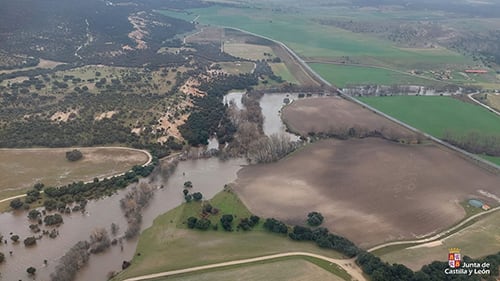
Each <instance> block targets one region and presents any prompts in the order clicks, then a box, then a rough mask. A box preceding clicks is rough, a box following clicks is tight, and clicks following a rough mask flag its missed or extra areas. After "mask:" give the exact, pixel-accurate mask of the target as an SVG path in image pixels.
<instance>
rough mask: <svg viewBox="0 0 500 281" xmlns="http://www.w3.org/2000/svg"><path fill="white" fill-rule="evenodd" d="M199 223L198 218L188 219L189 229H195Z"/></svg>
mask: <svg viewBox="0 0 500 281" xmlns="http://www.w3.org/2000/svg"><path fill="white" fill-rule="evenodd" d="M197 221H198V219H197V218H195V217H189V218H188V219H187V226H188V227H189V228H195V227H196V222H197Z"/></svg>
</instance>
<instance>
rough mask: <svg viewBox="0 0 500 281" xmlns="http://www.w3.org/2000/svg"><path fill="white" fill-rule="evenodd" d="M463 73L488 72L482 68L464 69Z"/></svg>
mask: <svg viewBox="0 0 500 281" xmlns="http://www.w3.org/2000/svg"><path fill="white" fill-rule="evenodd" d="M465 73H475V74H485V73H488V70H484V69H466V70H465Z"/></svg>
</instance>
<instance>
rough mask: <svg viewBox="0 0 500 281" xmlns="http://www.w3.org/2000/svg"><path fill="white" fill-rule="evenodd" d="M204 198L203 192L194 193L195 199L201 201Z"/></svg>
mask: <svg viewBox="0 0 500 281" xmlns="http://www.w3.org/2000/svg"><path fill="white" fill-rule="evenodd" d="M202 198H203V194H201V192H195V193H193V199H194V201H200V200H201V199H202Z"/></svg>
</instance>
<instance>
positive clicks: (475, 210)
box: [460, 200, 484, 218]
mask: <svg viewBox="0 0 500 281" xmlns="http://www.w3.org/2000/svg"><path fill="white" fill-rule="evenodd" d="M468 201H469V200H466V201H463V202H460V205H461V206H462V207H463V208H464V210H465V218H468V217H471V216H473V215H476V214H479V213H482V212H484V210H483V209H481V208H476V207H474V206H471V205H470V204H469V202H468Z"/></svg>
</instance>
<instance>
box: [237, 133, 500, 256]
mask: <svg viewBox="0 0 500 281" xmlns="http://www.w3.org/2000/svg"><path fill="white" fill-rule="evenodd" d="M238 176H239V178H238V182H237V183H238V186H237V187H236V188H235V190H236V192H237V193H238V194H239V195H240V197H241V198H242V201H243V202H244V203H245V204H246V205H247V206H248V207H249V209H250V210H251V211H252V212H253V213H255V214H257V215H259V216H263V217H276V218H279V219H283V220H285V221H287V222H289V223H304V218H303V214H304V213H307V212H309V211H311V210H316V211H320V212H321V213H322V214H323V215H324V216H325V223H324V225H325V226H326V227H328V228H329V229H330V230H331V231H333V232H335V233H339V234H340V235H343V236H345V237H347V238H349V239H351V240H353V241H354V242H355V243H357V244H358V245H360V246H361V247H368V246H372V245H375V244H379V243H382V242H384V241H389V240H396V239H409V238H415V237H420V236H424V235H427V234H430V233H434V232H436V231H439V230H441V229H444V228H447V227H449V226H450V225H452V224H454V223H456V222H457V221H459V220H460V219H462V217H463V216H464V210H463V209H462V207H461V205H460V204H459V203H458V202H462V201H463V200H465V199H468V198H471V197H474V198H482V199H483V200H485V201H486V202H488V203H490V204H491V203H494V202H495V201H494V200H492V199H491V198H485V197H484V196H483V195H482V194H481V193H479V192H478V191H479V190H484V191H488V192H490V193H492V194H495V195H497V196H498V195H500V194H499V193H498V192H497V191H496V190H495V188H496V187H497V186H499V184H500V179H499V177H498V176H497V175H493V174H490V173H488V172H487V171H485V170H482V169H481V168H479V167H477V166H474V165H471V164H470V163H469V162H467V161H465V160H463V159H462V158H460V157H458V156H457V155H456V154H455V153H452V152H450V151H448V150H444V149H443V148H441V147H437V146H435V145H425V146H423V145H419V146H415V145H402V144H396V143H393V142H389V141H385V140H381V139H374V138H368V139H362V140H359V139H351V140H347V141H339V140H331V139H330V140H323V141H319V142H317V143H314V144H311V145H309V146H307V147H305V148H303V149H302V150H300V151H298V152H296V153H294V154H293V155H291V156H289V157H287V158H285V159H283V160H281V161H279V162H277V163H272V164H266V165H258V166H249V167H245V168H244V169H243V170H241V171H240V172H239V173H238ZM477 179H481V181H478V180H477Z"/></svg>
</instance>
